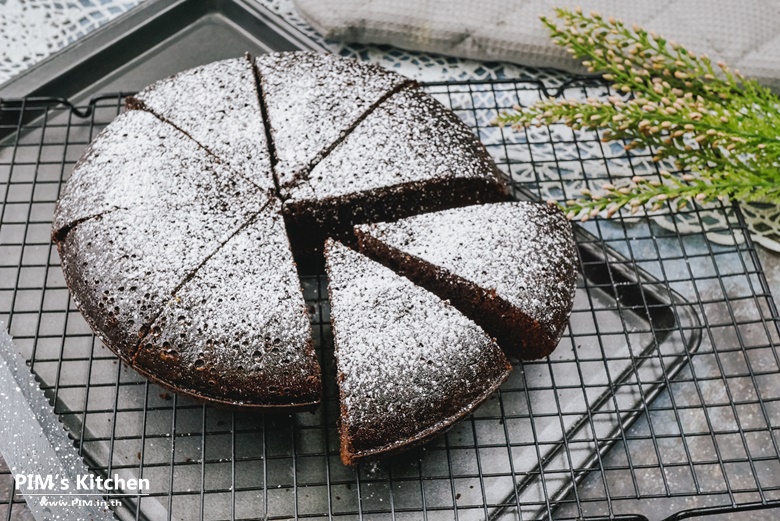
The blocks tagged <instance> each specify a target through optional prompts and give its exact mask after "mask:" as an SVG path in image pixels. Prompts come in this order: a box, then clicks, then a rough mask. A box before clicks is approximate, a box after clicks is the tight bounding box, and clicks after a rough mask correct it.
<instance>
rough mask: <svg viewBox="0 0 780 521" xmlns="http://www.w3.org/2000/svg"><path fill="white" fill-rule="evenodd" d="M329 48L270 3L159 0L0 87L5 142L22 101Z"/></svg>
mask: <svg viewBox="0 0 780 521" xmlns="http://www.w3.org/2000/svg"><path fill="white" fill-rule="evenodd" d="M304 49H308V50H316V51H324V50H325V49H324V48H323V47H322V46H321V45H320V44H319V43H317V42H315V41H313V40H312V39H311V38H309V37H308V36H306V35H305V34H303V33H302V32H301V31H300V30H298V29H297V28H295V27H294V26H292V25H290V24H289V23H287V22H286V21H285V20H284V19H282V18H280V17H279V16H278V15H276V14H275V13H273V12H271V11H270V10H268V9H267V8H265V7H263V6H262V5H260V4H258V3H256V2H251V1H244V0H234V1H230V0H151V1H148V2H145V3H143V4H141V5H140V6H138V7H136V8H135V9H133V10H131V11H129V12H128V13H127V14H125V15H123V16H121V17H119V18H118V19H116V20H114V21H113V22H111V23H109V24H107V25H106V26H104V27H102V28H101V29H98V30H97V31H95V32H93V33H91V34H89V35H88V36H86V37H84V38H82V39H80V40H79V41H78V42H76V43H75V44H73V45H71V46H69V47H66V48H65V49H64V50H62V51H60V52H58V53H56V54H54V55H53V56H51V57H50V58H48V59H46V60H44V61H43V62H41V63H39V64H37V65H36V66H35V67H33V68H31V69H28V70H27V71H25V72H23V73H21V74H19V75H18V76H16V77H14V78H13V79H11V80H10V81H9V82H7V83H5V84H3V85H2V86H0V103H2V108H3V110H2V112H0V139H2V138H3V137H5V136H7V135H8V134H9V130H8V128H9V127H13V126H16V124H17V123H18V122H19V117H20V115H21V114H22V113H23V112H24V113H25V115H26V116H30V115H32V113H31V112H30V111H22V110H21V107H20V106H19V105H18V103H19V102H18V101H13V100H14V99H16V100H19V99H22V98H26V99H28V100H30V99H34V98H41V97H53V98H60V99H67V100H68V101H70V102H71V103H74V104H78V105H82V104H85V102H87V101H88V100H89V99H90V98H92V97H95V96H99V95H100V94H101V93H107V92H112V93H113V92H119V91H137V90H139V89H141V88H142V87H145V86H146V85H149V84H150V83H152V82H154V81H156V80H159V79H161V78H165V77H167V76H170V75H171V74H174V73H176V72H179V71H182V70H184V69H189V68H191V67H195V66H197V65H202V64H204V63H210V62H212V61H216V60H221V59H225V58H234V57H236V56H240V55H241V54H242V53H244V52H247V51H248V52H250V53H252V54H255V55H257V54H264V53H268V52H273V51H296V50H304Z"/></svg>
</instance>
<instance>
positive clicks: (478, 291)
mask: <svg viewBox="0 0 780 521" xmlns="http://www.w3.org/2000/svg"><path fill="white" fill-rule="evenodd" d="M355 232H356V234H357V236H358V241H359V244H360V249H361V251H363V252H364V253H367V254H369V255H371V256H372V257H374V258H376V259H378V260H380V261H381V262H383V263H384V264H386V265H388V266H390V267H392V268H393V269H394V270H397V271H399V272H400V273H403V274H404V275H406V276H407V277H409V278H410V279H411V280H413V281H414V282H416V283H417V284H420V285H421V286H423V287H425V288H427V289H429V290H430V291H432V292H433V293H435V294H436V295H438V296H439V297H441V298H443V299H448V300H450V301H451V302H452V303H453V305H454V306H455V307H457V308H458V309H460V310H461V311H462V312H463V313H465V314H466V316H468V317H469V318H471V319H472V320H474V321H475V322H476V323H478V324H479V325H481V326H482V327H483V328H484V329H485V331H486V332H487V333H488V334H489V335H490V336H492V337H493V338H495V339H496V340H497V341H498V343H499V345H501V346H502V347H503V348H504V350H505V351H506V352H507V353H508V354H509V355H511V356H516V357H518V358H522V359H525V360H530V359H536V358H541V357H544V356H547V355H548V354H550V353H551V352H552V351H553V350H554V349H555V347H556V346H557V345H558V341H559V340H560V338H561V335H562V334H563V331H564V329H565V327H566V324H567V322H568V317H569V314H570V313H571V309H572V304H573V300H574V292H575V285H576V280H577V251H576V247H575V243H574V238H573V235H572V230H571V225H570V224H569V222H568V221H567V220H566V218H565V217H564V215H563V214H562V213H561V212H560V210H558V209H557V208H555V207H554V206H551V205H548V204H540V203H531V202H507V203H496V204H485V205H479V206H467V207H464V208H458V209H451V210H444V211H441V212H435V213H429V214H423V215H418V216H414V217H409V218H406V219H402V220H400V221H398V222H394V223H378V224H370V225H361V226H358V227H356V229H355Z"/></svg>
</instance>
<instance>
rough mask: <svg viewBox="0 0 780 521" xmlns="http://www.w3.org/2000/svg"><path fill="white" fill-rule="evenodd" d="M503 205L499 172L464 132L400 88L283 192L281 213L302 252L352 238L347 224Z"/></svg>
mask: <svg viewBox="0 0 780 521" xmlns="http://www.w3.org/2000/svg"><path fill="white" fill-rule="evenodd" d="M506 199H507V194H506V188H505V186H504V183H503V181H502V180H501V174H500V172H499V171H498V169H497V167H496V166H495V163H493V161H492V160H491V159H490V157H489V156H488V153H487V151H486V150H485V147H484V146H483V145H482V143H480V142H479V140H478V139H477V138H476V136H475V135H474V134H473V132H472V131H471V130H470V129H469V127H468V126H466V125H465V124H464V123H463V122H462V121H461V120H460V119H459V118H458V117H457V116H456V115H455V114H454V113H453V112H452V111H450V110H448V109H447V108H445V107H444V106H443V105H442V104H441V103H439V102H438V101H436V100H435V99H433V98H432V97H431V96H429V95H427V94H426V93H424V92H422V91H421V90H420V89H419V88H418V87H417V86H416V85H407V86H406V87H404V88H402V89H401V90H399V91H398V92H396V93H395V94H393V95H392V96H390V97H389V98H388V99H386V100H385V101H383V102H382V103H380V104H379V105H378V106H377V107H376V109H375V110H373V111H372V112H371V113H370V114H368V115H367V116H366V117H365V118H364V119H363V120H362V121H361V122H360V123H359V124H358V125H357V126H356V127H355V129H354V130H353V131H352V132H351V133H350V134H349V135H348V136H346V137H345V138H344V140H343V141H342V142H341V143H339V144H338V145H337V146H336V147H335V148H334V149H333V150H332V151H331V153H330V154H328V155H327V156H326V157H325V158H324V159H322V161H320V162H319V163H318V164H317V165H316V166H315V167H314V168H313V169H312V171H311V172H310V173H309V174H308V175H306V176H305V177H304V178H302V179H301V180H300V181H299V182H298V183H297V184H296V185H295V186H293V187H291V188H290V189H289V190H288V191H287V199H286V201H285V212H286V214H287V216H288V224H289V225H290V227H291V229H292V230H293V231H295V232H297V233H295V234H294V235H295V238H294V239H293V243H294V246H296V249H297V250H299V251H309V250H314V249H316V248H317V247H318V246H319V245H320V244H322V241H323V240H324V239H325V237H326V236H328V235H330V236H337V235H346V236H347V237H349V236H351V235H352V224H353V223H361V222H375V221H384V220H396V219H399V218H401V217H407V216H410V215H415V214H418V213H422V212H428V211H432V210H441V209H444V208H452V207H458V206H464V205H467V204H474V203H477V202H490V201H503V200H506ZM299 230H300V231H299ZM305 241H308V243H307V242H305Z"/></svg>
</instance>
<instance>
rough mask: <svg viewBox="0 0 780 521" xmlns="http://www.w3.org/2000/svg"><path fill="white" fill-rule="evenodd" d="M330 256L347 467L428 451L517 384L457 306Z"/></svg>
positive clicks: (329, 248) (388, 274)
mask: <svg viewBox="0 0 780 521" xmlns="http://www.w3.org/2000/svg"><path fill="white" fill-rule="evenodd" d="M325 256H326V262H327V272H328V280H329V293H330V304H331V320H332V323H333V336H334V342H335V352H336V365H337V382H338V385H339V394H340V400H341V422H340V426H339V429H340V438H341V459H342V461H343V462H344V463H345V464H347V465H353V464H355V463H358V462H359V461H361V460H363V459H366V458H373V457H380V456H387V455H389V454H392V453H394V452H397V451H400V450H403V449H408V448H411V447H413V446H416V445H419V444H421V443H424V442H425V441H428V440H429V439H431V438H432V437H434V436H436V435H437V434H440V433H441V432H443V431H444V430H446V429H447V428H449V427H450V426H451V425H452V424H453V423H454V422H456V421H458V420H460V419H462V418H464V417H465V416H467V415H468V414H469V413H471V412H472V411H473V410H474V409H475V408H476V407H477V406H478V405H480V404H481V403H482V402H484V401H485V400H487V399H488V398H489V397H490V395H491V394H493V392H494V391H495V390H496V389H497V388H498V386H499V385H501V383H502V382H504V380H506V378H507V377H508V376H509V372H510V371H511V366H510V364H509V362H508V361H507V359H506V357H505V356H504V354H503V353H502V352H501V349H500V348H499V347H498V346H497V345H496V344H495V343H494V342H493V341H492V340H491V339H490V338H489V337H488V336H487V335H486V334H485V333H484V331H482V330H481V329H480V328H479V327H478V326H477V325H476V324H474V323H473V322H472V321H471V320H469V319H468V318H466V317H465V316H463V315H462V314H461V313H460V312H459V311H457V310H456V309H455V308H453V307H452V306H451V305H450V304H449V303H448V302H446V301H442V300H440V299H439V298H437V297H436V296H435V295H433V294H432V293H429V292H428V291H426V290H424V289H423V288H421V287H419V286H416V285H414V284H413V283H412V282H410V281H409V280H407V279H405V278H404V277H401V276H400V275H397V274H396V273H394V272H392V271H390V270H389V269H387V268H386V267H384V266H382V265H380V264H378V263H377V262H374V261H372V260H370V259H369V258H367V257H365V256H363V255H361V254H360V253H358V252H356V251H354V250H352V249H350V248H348V247H346V246H344V245H343V244H341V243H339V242H334V241H332V240H329V241H328V242H327V243H326V247H325Z"/></svg>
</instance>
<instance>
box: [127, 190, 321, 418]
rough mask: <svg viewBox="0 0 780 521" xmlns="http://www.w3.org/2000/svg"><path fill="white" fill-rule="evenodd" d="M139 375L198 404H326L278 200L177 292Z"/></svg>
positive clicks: (141, 358) (149, 339) (155, 328)
mask: <svg viewBox="0 0 780 521" xmlns="http://www.w3.org/2000/svg"><path fill="white" fill-rule="evenodd" d="M133 365H134V367H135V368H136V369H137V370H138V371H139V372H141V373H143V374H145V375H147V376H148V377H149V378H150V379H152V380H155V381H157V382H159V383H161V384H162V385H164V386H166V387H168V388H171V389H173V390H174V391H176V392H178V393H182V394H186V395H189V396H192V397H194V398H196V399H199V400H206V401H211V402H216V403H221V404H227V405H234V406H243V407H254V408H258V409H267V410H276V409H282V408H284V409H289V408H313V407H315V406H316V405H317V404H318V403H319V401H320V394H321V383H320V369H319V365H318V363H317V358H316V355H315V353H314V348H313V347H312V340H311V326H310V323H309V317H308V313H307V311H306V306H305V303H304V300H303V294H302V292H301V287H300V283H299V281H298V274H297V272H296V268H295V263H294V262H293V258H292V252H291V251H290V245H289V243H288V241H287V235H286V233H285V229H284V222H283V219H282V216H281V213H280V204H279V203H278V202H277V201H276V200H274V201H273V202H272V203H271V204H269V205H268V207H266V209H265V210H263V211H262V212H261V213H260V214H259V215H258V216H257V217H255V218H254V220H252V221H251V222H250V223H249V224H248V225H247V226H246V227H244V228H243V229H242V230H241V231H239V232H238V233H237V234H236V235H235V236H234V237H232V238H231V239H230V240H229V241H227V243H225V245H224V246H223V247H222V248H221V249H220V250H219V251H217V252H216V253H215V254H214V255H213V256H212V257H210V258H209V259H208V260H206V262H205V263H204V264H203V265H202V266H201V267H200V268H199V269H198V270H197V272H196V273H195V274H194V276H192V278H191V279H189V280H188V281H187V282H186V283H185V284H183V285H182V286H181V287H180V288H179V289H177V290H176V293H175V295H174V296H173V298H172V299H171V300H170V302H169V303H168V304H167V305H166V306H165V308H164V310H163V311H162V313H161V314H160V315H159V316H158V317H157V319H156V320H155V321H154V323H153V324H152V326H151V329H150V331H149V333H148V334H147V335H146V336H145V337H144V339H143V340H142V341H141V348H140V349H139V350H138V352H137V353H136V355H135V358H134V360H133Z"/></svg>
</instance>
